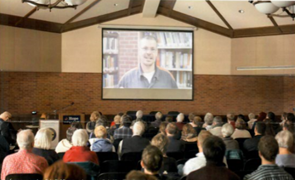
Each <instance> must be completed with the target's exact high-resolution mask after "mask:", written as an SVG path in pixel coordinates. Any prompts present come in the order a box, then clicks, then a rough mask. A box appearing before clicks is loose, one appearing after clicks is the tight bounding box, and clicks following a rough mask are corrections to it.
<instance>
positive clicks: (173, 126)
mask: <svg viewBox="0 0 295 181" xmlns="http://www.w3.org/2000/svg"><path fill="white" fill-rule="evenodd" d="M166 131H167V133H169V134H171V135H176V133H177V131H178V127H177V126H176V124H175V123H169V124H168V125H167V127H166Z"/></svg>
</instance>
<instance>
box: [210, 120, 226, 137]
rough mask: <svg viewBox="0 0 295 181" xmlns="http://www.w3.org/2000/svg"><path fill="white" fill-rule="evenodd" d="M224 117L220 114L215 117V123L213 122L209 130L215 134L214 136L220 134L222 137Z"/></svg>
mask: <svg viewBox="0 0 295 181" xmlns="http://www.w3.org/2000/svg"><path fill="white" fill-rule="evenodd" d="M222 124H223V122H222V118H221V117H220V116H215V117H214V119H213V124H212V129H209V130H208V131H209V132H210V133H211V134H212V135H214V136H219V137H220V138H222V134H221V126H222Z"/></svg>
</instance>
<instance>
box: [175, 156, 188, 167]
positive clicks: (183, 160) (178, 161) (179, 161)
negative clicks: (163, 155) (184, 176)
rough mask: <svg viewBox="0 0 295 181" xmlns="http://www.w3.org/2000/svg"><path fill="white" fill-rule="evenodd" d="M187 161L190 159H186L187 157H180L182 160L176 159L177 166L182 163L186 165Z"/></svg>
mask: <svg viewBox="0 0 295 181" xmlns="http://www.w3.org/2000/svg"><path fill="white" fill-rule="evenodd" d="M187 161H188V159H186V158H184V159H180V160H177V161H176V165H177V166H178V165H180V164H182V165H184V164H185V162H187Z"/></svg>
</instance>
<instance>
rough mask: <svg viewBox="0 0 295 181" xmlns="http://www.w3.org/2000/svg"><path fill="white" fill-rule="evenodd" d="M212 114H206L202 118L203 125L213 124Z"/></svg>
mask: <svg viewBox="0 0 295 181" xmlns="http://www.w3.org/2000/svg"><path fill="white" fill-rule="evenodd" d="M213 118H214V116H213V114H212V113H207V114H206V115H205V117H204V121H205V123H207V125H211V124H212V123H213Z"/></svg>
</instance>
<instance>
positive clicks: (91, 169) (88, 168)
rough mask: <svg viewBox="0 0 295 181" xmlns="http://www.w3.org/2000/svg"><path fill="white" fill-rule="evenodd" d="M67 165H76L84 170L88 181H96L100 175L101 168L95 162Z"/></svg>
mask: <svg viewBox="0 0 295 181" xmlns="http://www.w3.org/2000/svg"><path fill="white" fill-rule="evenodd" d="M67 164H76V165H78V166H80V167H81V168H83V169H84V170H85V172H86V174H87V179H88V180H96V179H97V177H98V175H99V173H100V166H99V165H96V164H95V163H93V162H68V163H67Z"/></svg>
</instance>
